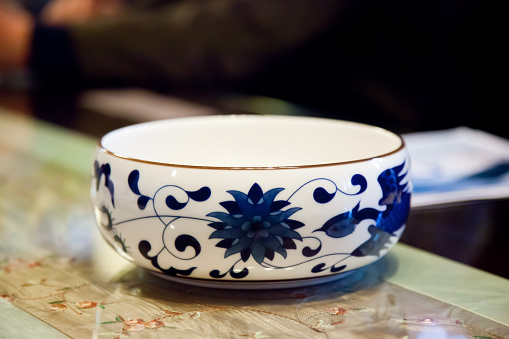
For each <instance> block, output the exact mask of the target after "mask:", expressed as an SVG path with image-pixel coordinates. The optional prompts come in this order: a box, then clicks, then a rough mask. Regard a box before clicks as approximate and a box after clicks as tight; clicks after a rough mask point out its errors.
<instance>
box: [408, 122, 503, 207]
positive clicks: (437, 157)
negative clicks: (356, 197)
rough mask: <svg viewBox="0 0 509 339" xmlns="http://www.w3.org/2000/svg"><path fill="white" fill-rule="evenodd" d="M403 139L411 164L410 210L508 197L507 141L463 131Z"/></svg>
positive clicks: (469, 130)
mask: <svg viewBox="0 0 509 339" xmlns="http://www.w3.org/2000/svg"><path fill="white" fill-rule="evenodd" d="M403 138H404V139H405V142H406V144H407V147H408V150H409V152H410V158H411V161H412V170H413V183H414V195H413V197H412V206H413V207H419V206H428V205H435V204H443V203H450V202H458V201H466V200H479V199H496V198H504V197H509V171H505V169H508V168H509V140H506V139H503V138H500V137H497V136H494V135H491V134H489V133H486V132H483V131H479V130H473V129H470V128H467V127H459V128H455V129H451V130H443V131H432V132H421V133H411V134H406V135H403ZM495 169H496V170H495ZM486 171H488V172H486ZM480 173H483V175H479V174H480ZM495 174H496V175H495ZM476 175H477V176H476Z"/></svg>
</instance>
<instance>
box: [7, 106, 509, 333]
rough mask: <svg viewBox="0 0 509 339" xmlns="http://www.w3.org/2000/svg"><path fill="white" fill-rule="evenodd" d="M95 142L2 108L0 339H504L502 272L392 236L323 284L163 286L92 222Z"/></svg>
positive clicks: (506, 318) (508, 306) (506, 299)
mask: <svg viewBox="0 0 509 339" xmlns="http://www.w3.org/2000/svg"><path fill="white" fill-rule="evenodd" d="M95 143H96V141H95V140H93V139H89V138H87V137H85V136H82V135H79V134H77V133H75V132H72V131H67V130H63V129H60V128H57V127H54V126H51V125H46V124H44V123H41V122H38V121H34V120H33V119H30V118H27V117H19V116H16V115H13V114H9V113H2V112H0V337H2V338H3V337H5V338H17V337H19V338H60V337H62V338H66V337H72V338H122V337H132V338H146V337H147V338H148V337H150V338H152V337H155V338H157V337H172V338H193V337H197V338H203V337H207V338H274V337H277V338H419V339H425V338H509V281H508V280H506V279H503V278H500V277H496V276H493V275H490V274H487V273H485V272H481V271H478V270H475V269H472V268H470V267H467V266H463V265H460V264H457V263H455V262H452V261H449V260H446V259H443V258H440V257H437V256H434V255H431V254H429V253H426V252H423V251H420V250H417V249H414V248H411V247H408V246H405V245H402V244H398V245H396V246H395V248H394V249H393V250H392V251H391V253H389V254H388V255H387V256H385V257H384V258H383V259H381V260H379V261H378V262H376V263H375V264H372V265H370V266H368V267H365V268H363V269H360V270H358V271H356V272H355V273H353V274H351V275H350V276H348V277H346V278H343V279H341V280H337V281H335V282H331V283H328V284H324V285H316V286H312V287H305V288H292V289H281V290H257V291H249V292H246V291H228V290H217V289H207V288H202V287H190V286H185V285H180V284H177V283H172V282H169V281H166V280H162V279H160V278H158V277H155V276H153V275H152V274H150V273H148V272H147V271H145V270H143V269H140V268H137V267H135V266H133V265H132V264H130V263H128V262H127V261H125V260H124V259H123V258H121V257H120V256H118V255H117V254H116V253H114V252H113V250H112V249H110V248H109V247H108V246H107V245H106V244H105V243H104V242H103V241H102V240H101V239H100V238H99V235H98V232H97V230H96V229H95V224H94V218H93V215H92V209H91V206H90V202H89V197H88V191H89V171H90V167H91V162H92V157H93V152H94V147H95Z"/></svg>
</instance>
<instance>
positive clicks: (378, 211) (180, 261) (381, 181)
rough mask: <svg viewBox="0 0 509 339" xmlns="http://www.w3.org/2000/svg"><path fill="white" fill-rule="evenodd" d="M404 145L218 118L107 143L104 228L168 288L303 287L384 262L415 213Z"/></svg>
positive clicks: (108, 138)
mask: <svg viewBox="0 0 509 339" xmlns="http://www.w3.org/2000/svg"><path fill="white" fill-rule="evenodd" d="M409 165H410V164H409V158H408V154H407V150H406V148H405V144H404V142H403V140H402V138H401V137H399V136H398V135H396V134H393V133H391V132H389V131H386V130H384V129H381V128H378V127H373V126H369V125H363V124H358V123H353V122H347V121H339V120H332V119H322V118H311V117H288V116H261V115H260V116H257V115H233V116H209V117H192V118H184V119H172V120H164V121H156V122H149V123H143V124H138V125H133V126H129V127H125V128H121V129H118V130H115V131H113V132H110V133H109V134H107V135H105V136H104V137H103V138H102V139H101V142H100V144H99V146H98V149H97V153H96V158H95V162H94V165H93V171H92V186H91V196H92V201H93V205H94V210H95V215H96V219H97V224H98V228H99V230H100V232H101V234H102V236H103V237H104V239H106V241H107V242H108V243H109V244H111V246H113V247H114V248H115V250H117V251H118V253H119V254H121V255H122V256H124V257H125V258H128V259H129V260H131V261H133V262H134V263H135V264H137V265H139V266H141V267H144V268H146V269H148V270H151V271H152V272H156V273H159V274H160V275H161V276H164V277H166V278H168V279H170V280H177V281H180V282H184V283H188V284H195V285H200V284H202V285H207V286H213V287H214V286H215V287H228V288H250V287H255V288H256V287H260V286H269V287H270V286H274V287H278V286H282V287H291V286H301V285H307V284H314V283H318V282H324V281H329V280H332V279H336V278H338V277H340V276H342V275H345V274H346V272H351V271H352V270H354V269H356V268H359V267H362V266H364V265H367V264H369V263H371V262H374V261H376V260H378V259H379V258H380V257H382V256H383V255H384V254H385V253H387V252H388V251H389V250H390V248H391V247H392V246H393V245H394V244H395V243H396V242H397V241H398V239H399V238H400V236H401V233H402V231H403V229H404V228H405V225H406V221H407V216H408V212H409V209H410V196H411V192H412V185H411V180H410V166H409Z"/></svg>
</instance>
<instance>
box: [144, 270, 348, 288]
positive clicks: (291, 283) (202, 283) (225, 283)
mask: <svg viewBox="0 0 509 339" xmlns="http://www.w3.org/2000/svg"><path fill="white" fill-rule="evenodd" d="M149 272H150V273H152V274H154V275H155V276H157V277H160V278H163V279H166V280H169V281H172V282H177V283H180V284H185V285H191V286H197V287H206V288H218V289H232V290H259V289H279V288H296V287H306V286H312V285H318V284H325V283H328V282H331V281H335V280H338V279H342V278H345V277H347V276H349V275H350V274H352V273H353V272H354V271H348V272H343V273H337V274H334V275H327V276H323V277H316V278H305V279H290V280H271V281H249V280H244V281H232V280H220V281H219V280H206V279H194V278H185V277H175V276H170V275H166V274H163V273H159V272H155V271H151V270H149Z"/></svg>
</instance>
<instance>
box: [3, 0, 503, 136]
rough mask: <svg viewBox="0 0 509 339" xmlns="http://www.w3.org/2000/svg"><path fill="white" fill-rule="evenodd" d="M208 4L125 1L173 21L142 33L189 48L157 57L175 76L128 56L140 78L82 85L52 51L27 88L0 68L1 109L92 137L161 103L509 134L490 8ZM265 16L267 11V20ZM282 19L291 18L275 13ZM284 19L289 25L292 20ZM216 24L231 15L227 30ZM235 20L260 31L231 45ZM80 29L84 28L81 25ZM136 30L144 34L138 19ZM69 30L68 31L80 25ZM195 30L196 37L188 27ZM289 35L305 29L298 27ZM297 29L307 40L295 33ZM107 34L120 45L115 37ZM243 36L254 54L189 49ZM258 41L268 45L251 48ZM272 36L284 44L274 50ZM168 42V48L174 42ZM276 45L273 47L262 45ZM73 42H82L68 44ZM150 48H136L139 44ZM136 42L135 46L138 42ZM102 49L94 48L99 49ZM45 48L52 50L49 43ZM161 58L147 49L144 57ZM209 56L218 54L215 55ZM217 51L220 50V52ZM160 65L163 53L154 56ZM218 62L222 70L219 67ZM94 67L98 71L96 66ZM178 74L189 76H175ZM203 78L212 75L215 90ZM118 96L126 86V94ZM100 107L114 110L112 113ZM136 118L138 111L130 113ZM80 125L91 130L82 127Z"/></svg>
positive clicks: (21, 78)
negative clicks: (19, 108)
mask: <svg viewBox="0 0 509 339" xmlns="http://www.w3.org/2000/svg"><path fill="white" fill-rule="evenodd" d="M3 1H6V0H3ZM65 1H66V0H64V2H65ZM67 1H68V3H70V2H77V1H79V0H67ZM82 1H87V0H82ZM90 1H92V2H94V1H95V2H98V1H97V0H90ZM17 2H18V3H20V4H21V5H22V6H23V7H24V8H25V9H26V10H27V11H29V12H30V13H32V14H33V16H34V18H36V21H37V24H38V25H41V22H42V23H44V22H43V20H40V19H38V18H40V17H41V16H42V15H41V13H43V11H44V7H45V6H46V5H47V3H48V2H50V1H49V0H17ZM52 2H57V3H58V2H59V1H52ZM52 2H50V5H51V3H52ZM60 2H63V1H60ZM99 2H100V1H99ZM102 2H103V3H104V2H111V1H108V0H103V1H102ZM185 3H187V6H186V5H185ZM208 3H210V2H207V1H194V0H182V1H174V0H169V1H160V0H159V1H157V0H156V1H151V0H145V1H134V0H133V1H126V2H125V3H124V5H123V6H125V7H128V8H129V6H130V7H132V8H134V10H132V9H128V10H127V12H129V11H137V12H135V13H136V14H137V15H138V16H139V17H143V16H147V15H155V13H156V12H160V13H167V16H168V18H169V19H167V20H173V21H174V22H175V21H179V20H181V21H182V22H184V24H182V25H181V26H179V25H175V26H171V25H169V26H165V25H163V24H161V25H160V27H159V28H154V29H153V30H152V31H154V32H159V31H160V32H161V33H160V36H159V37H154V38H153V40H159V41H160V42H159V43H160V44H164V43H167V44H168V45H172V44H173V45H175V46H177V47H179V48H180V49H179V50H180V51H182V50H185V49H186V48H187V49H193V50H192V51H191V52H186V53H181V54H179V55H178V56H179V58H180V59H179V58H175V59H171V56H168V57H167V59H168V63H171V62H173V63H175V64H176V66H175V67H177V68H178V67H181V69H182V70H183V71H182V72H180V73H178V72H173V73H172V71H165V70H164V69H163V68H164V67H165V66H161V63H158V62H159V61H156V62H153V60H155V59H157V58H151V57H145V56H143V55H141V54H140V52H139V51H138V52H137V53H138V55H137V56H136V59H133V60H134V61H132V62H130V63H129V62H127V61H125V65H124V69H126V71H124V73H125V74H127V73H128V72H130V70H129V68H130V69H134V68H135V69H137V70H139V72H141V73H143V72H145V73H144V74H145V75H146V76H144V77H139V76H136V75H133V76H116V74H114V73H112V74H108V75H106V76H104V77H101V76H98V77H97V76H96V77H88V78H87V74H85V75H84V76H83V74H81V75H82V77H81V78H80V79H79V80H77V78H78V77H74V78H73V77H71V76H69V74H70V73H73V72H72V71H73V69H71V71H69V69H70V68H69V65H67V64H62V65H59V62H60V61H62V62H63V63H64V62H68V60H65V59H62V58H61V54H62V53H63V54H65V49H62V50H60V52H61V53H60V55H58V54H56V53H55V55H54V61H53V62H52V63H51V62H49V63H50V64H51V65H50V66H51V67H46V69H43V71H42V72H41V71H40V70H38V69H35V73H37V72H39V74H38V75H39V78H38V79H36V80H34V76H33V73H34V69H30V67H27V68H25V69H16V70H12V69H11V70H5V69H4V71H3V72H1V73H0V74H1V75H0V83H1V93H2V94H1V96H2V100H3V101H4V102H6V104H7V105H9V103H10V104H11V105H18V106H26V107H25V108H26V111H30V112H31V113H32V114H35V115H36V116H38V117H40V118H42V119H46V120H50V121H53V122H56V123H58V124H61V125H65V126H69V127H74V128H81V129H86V131H87V132H88V133H91V134H94V135H101V134H103V133H104V132H105V131H107V130H108V129H110V128H112V127H116V125H117V124H129V123H131V122H138V121H144V120H151V119H153V118H164V117H165V116H164V113H162V111H164V110H165V108H164V107H165V105H168V106H167V108H166V110H167V111H168V117H171V116H172V111H173V112H176V111H178V110H180V109H183V110H184V111H185V112H184V113H182V114H183V115H186V114H191V115H192V114H193V109H198V111H197V112H202V113H203V112H204V110H203V109H204V108H212V109H213V110H214V112H215V113H242V112H252V113H262V114H304V115H316V116H326V117H331V118H337V119H346V120H353V121H360V122H364V123H369V124H375V125H378V126H381V127H385V128H388V129H391V130H393V131H395V132H399V133H404V132H412V131H422V130H435V129H444V128H451V127H457V126H469V127H471V128H476V129H482V130H484V131H488V132H490V133H494V134H497V135H500V136H504V137H507V136H509V134H508V132H507V128H505V123H503V122H502V121H501V118H502V117H503V114H504V112H506V111H507V106H506V102H505V100H504V99H503V98H504V94H503V93H502V84H503V78H502V70H503V69H504V68H505V67H503V59H504V58H503V56H502V43H501V41H503V40H502V39H503V38H502V30H501V29H498V28H497V26H498V25H499V22H498V21H497V19H496V12H497V11H496V9H493V8H492V9H491V10H490V11H489V12H485V11H484V9H483V8H481V7H480V4H479V3H478V2H472V1H464V0H442V1H415V0H413V1H402V0H390V1H375V0H358V1H335V3H336V5H334V4H333V5H331V2H327V1H317V2H312V1H300V2H296V3H295V4H296V5H295V6H294V7H299V6H300V7H302V11H303V12H306V10H307V11H308V12H309V15H307V16H306V15H302V13H299V12H298V11H294V12H291V11H289V10H288V8H289V7H290V6H291V4H290V6H289V5H288V2H285V1H281V4H280V5H277V4H272V5H270V4H269V3H268V2H263V1H261V2H260V3H261V4H260V5H256V6H251V7H250V5H247V6H246V8H242V6H240V9H239V8H238V7H239V5H238V4H239V3H242V2H240V1H219V2H218V3H222V4H223V5H222V6H209V5H208ZM235 3H237V4H235ZM244 3H248V4H249V3H250V2H249V1H244ZM232 4H235V5H232ZM337 4H340V5H337ZM172 6H174V7H175V8H174V9H173V11H172V10H171V9H170V7H172ZM271 6H272V7H274V8H271ZM278 6H279V8H277V7H278ZM285 6H286V7H285ZM46 7H48V6H46ZM61 7H62V6H61ZM63 7H65V6H63ZM78 7H79V6H78ZM200 7H201V9H200ZM287 7H288V8H287ZM306 7H308V8H307V9H306ZM318 7H322V8H321V9H320V8H318ZM329 7H330V8H329ZM317 8H318V9H317ZM221 11H223V12H222V13H220V12H221ZM248 11H252V12H256V13H255V14H252V13H249V12H248ZM285 11H286V12H285ZM124 12H126V10H125V9H124V10H123V11H122V10H120V11H119V13H118V16H122V15H123V14H124ZM272 12H274V13H276V14H277V15H276V14H274V15H269V14H270V13H272ZM287 12H288V13H287ZM324 12H329V13H330V15H325V14H324ZM147 13H148V14H147ZM217 13H220V14H217ZM263 13H266V14H267V15H266V17H267V19H266V21H267V22H268V21H269V20H272V21H273V22H270V23H266V22H263V21H262V20H261V19H260V17H263ZM285 13H287V16H288V17H289V18H290V19H288V18H285ZM486 13H489V15H488V14H486ZM191 15H195V16H196V17H195V18H194V19H192V20H191V19H189V18H188V17H189V16H191ZM292 15H293V16H294V17H295V18H294V19H295V20H294V21H295V22H292V21H291V19H292ZM91 16H93V15H91ZM160 16H161V15H160ZM186 16H187V17H186ZM209 17H210V18H209ZM225 18H233V19H232V22H229V19H226V20H225ZM235 18H237V19H236V20H237V21H240V20H244V21H246V20H248V19H249V20H251V19H252V20H251V22H250V25H251V26H256V25H258V27H254V28H253V27H247V28H246V27H245V26H240V25H239V26H238V27H239V30H241V29H245V30H246V31H247V33H246V34H245V35H244V36H242V37H241V39H239V38H238V37H237V35H239V34H240V33H238V31H239V30H237V31H233V30H230V31H228V30H227V29H226V28H228V27H229V26H228V25H231V26H232V27H234V28H235V27H237V26H236V25H237V24H236V22H235ZM80 20H81V19H80ZM154 20H155V19H154ZM157 20H160V19H157ZM207 20H209V21H212V24H211V25H210V26H211V27H215V26H218V27H221V26H222V25H223V22H224V26H225V27H226V28H225V29H223V30H220V29H218V32H217V34H218V35H221V37H220V39H219V38H217V37H214V34H216V32H210V31H209V32H208V33H207V34H205V35H204V33H203V32H202V31H200V30H199V27H200V25H203V26H205V27H207V26H206V25H205V22H207ZM214 20H217V22H214ZM320 20H321V21H323V22H325V20H326V21H327V24H320V23H316V22H319V21H320ZM57 21H58V20H57ZM63 21H64V22H65V20H63ZM70 21H72V20H70ZM90 21H94V20H93V18H92V20H90ZM139 22H140V23H144V24H145V25H146V21H141V20H140V21H139ZM72 24H73V25H75V26H79V25H80V24H81V25H83V22H78V24H76V23H72ZM86 25H87V23H86V22H85V23H84V26H86ZM186 25H187V26H186ZM53 26H55V25H53ZM57 26H58V25H57ZM62 26H64V27H67V26H68V25H62ZM71 26H72V25H71ZM99 26H100V25H99ZM103 26H104V32H103V35H108V34H113V33H112V31H114V27H113V26H111V25H110V26H108V25H107V24H104V25H103ZM195 26H196V27H198V28H197V29H194V28H193V27H195ZM301 26H302V27H304V28H302V29H300V28H299V27H301ZM168 27H170V28H168ZM316 27H318V28H316ZM108 28H109V29H108ZM145 28H146V26H143V27H137V28H126V30H127V32H131V33H128V34H131V35H132V37H133V38H132V40H135V39H136V36H137V35H136V34H137V33H136V32H139V31H143V30H145ZM158 29H159V31H158ZM170 29H173V30H178V34H173V33H165V30H170ZM82 30H86V29H82ZM96 30H99V28H97V29H96ZM263 30H265V31H263ZM306 30H308V31H309V34H306V33H303V32H305V31H306ZM71 31H72V30H71ZM89 31H92V29H89ZM132 32H134V33H132ZM228 32H229V34H230V35H231V36H229V35H228ZM186 33H188V34H187V35H186ZM280 33H281V34H280ZM283 33H284V34H283ZM115 34H117V35H118V39H126V37H124V36H122V35H120V34H118V33H115ZM140 34H141V33H140ZM200 34H201V35H204V36H200ZM278 34H280V36H278ZM78 35H79V34H78ZM97 35H99V34H96V36H94V35H93V34H90V39H91V40H93V39H94V38H95V39H96V42H95V43H96V44H97V46H98V47H97V51H96V53H95V54H97V55H101V53H102V55H103V56H105V55H107V54H108V53H113V52H112V51H110V50H108V49H107V48H104V46H103V45H104V43H103V42H102V41H101V40H100V39H99V38H98V37H97ZM139 36H142V35H139ZM176 36H178V38H176ZM274 36H277V38H273V37H274ZM250 37H251V38H252V40H253V41H254V40H256V39H258V40H261V41H262V42H260V41H256V42H253V45H254V46H255V47H254V48H252V49H249V48H246V50H245V51H242V53H237V52H238V51H237V50H236V49H235V48H230V49H228V48H227V47H225V48H223V47H218V48H217V51H216V50H214V46H208V48H200V44H203V45H207V41H209V44H210V41H213V42H214V43H216V44H217V45H219V44H221V45H226V46H227V45H228V44H230V45H232V46H233V45H235V44H237V45H239V44H245V45H249V44H250V41H249V38H250ZM114 38H115V37H112V38H111V39H114ZM71 39H72V34H71ZM264 39H265V41H266V44H264V43H263V41H264ZM278 39H279V40H278ZM284 39H287V41H292V43H288V46H286V45H285V42H284V41H286V40H284ZM292 39H293V40H292ZM77 40H78V42H74V43H75V45H74V46H73V47H75V48H76V49H78V50H79V49H80V48H82V49H85V47H86V48H88V49H89V50H90V49H91V48H90V46H94V41H91V42H88V43H83V38H81V41H79V39H77ZM176 40H178V41H179V42H178V43H176V42H175V41H176ZM294 40H295V41H294ZM101 43H102V44H103V45H101ZM131 43H134V41H131ZM276 43H279V45H285V46H284V48H278V47H277V46H276V47H274V46H273V45H275V44H276ZM80 44H81V45H83V46H85V47H80ZM151 44H152V43H149V42H147V46H149V47H147V48H150V46H151ZM271 44H273V45H271ZM137 46H143V44H140V42H138V45H137ZM32 47H34V43H33V42H32ZM101 47H103V50H100V48H101ZM46 48H47V49H51V48H55V46H51V45H48V47H46ZM119 48H121V47H119ZM136 48H138V49H140V48H139V47H136ZM136 48H132V49H129V48H124V50H121V49H120V51H122V52H124V57H125V60H128V59H129V58H128V55H127V54H128V53H129V52H130V51H133V50H135V49H136ZM39 49H41V48H40V47H39ZM43 49H44V48H43ZM112 49H113V48H112ZM161 50H162V49H161ZM161 50H157V49H154V51H155V52H154V53H157V51H161ZM174 50H176V48H175V49H174ZM216 52H217V53H218V54H221V53H222V54H223V55H227V56H226V57H223V55H219V57H215V55H214V53H216ZM229 52H231V55H228V53H229ZM79 53H81V54H83V55H85V56H86V57H87V58H89V57H90V56H91V55H93V54H92V53H88V54H87V53H84V52H83V51H79V52H78V54H79ZM115 53H117V60H118V62H115V61H113V62H111V60H115V59H113V58H110V59H108V58H106V57H103V59H101V57H100V56H99V57H98V56H95V57H96V58H97V59H98V61H97V62H98V63H101V62H105V61H106V62H107V61H110V63H111V65H110V68H111V69H115V67H116V64H117V63H122V60H120V59H122V58H124V57H118V53H119V51H118V50H117V51H115ZM147 53H149V52H148V51H147ZM200 53H202V54H207V53H208V54H211V55H207V56H204V55H201V54H200ZM235 53H237V54H235ZM248 53H251V54H248ZM256 53H258V54H260V55H261V56H263V57H259V58H258V57H256V58H255V57H253V60H254V62H258V61H259V62H260V65H257V67H256V68H252V69H249V71H246V72H244V70H243V67H244V65H243V64H244V63H247V62H248V61H250V58H251V56H253V55H255V54H256ZM46 54H47V53H46ZM168 54H169V55H171V54H172V53H171V52H170V53H168ZM80 57H81V56H80V55H78V56H77V59H78V61H76V60H75V61H74V62H75V63H77V64H78V67H81V66H82V65H80V62H81V64H83V63H84V64H86V62H83V61H82V60H81V61H80V60H79V58H80ZM160 57H161V58H163V57H164V58H166V56H164V55H161V56H160ZM46 58H47V56H46ZM60 59H61V60H60ZM224 59H227V61H226V62H223V61H224ZM246 60H248V61H246ZM46 62H47V60H46ZM221 62H223V63H222V64H221ZM227 63H229V64H227ZM31 66H34V65H33V64H32V65H31ZM39 66H40V65H39ZM43 66H44V65H43ZM85 67H86V66H85ZM158 67H159V68H160V69H161V70H160V72H159V69H158ZM36 68H37V65H36ZM43 68H44V67H43ZM98 68H99V67H98ZM102 68H103V69H107V68H108V65H103V66H102ZM117 68H118V67H117ZM194 69H197V70H210V69H211V70H212V71H210V74H211V75H210V76H209V78H205V77H204V78H200V75H196V74H194V73H197V72H198V71H192V70H194ZM231 69H233V70H234V71H235V70H237V69H239V70H240V71H239V74H235V75H234V76H231V77H228V76H226V77H225V79H226V80H224V79H222V78H221V75H222V74H223V73H228V72H234V71H231ZM59 70H63V71H59ZM185 70H188V73H187V74H186V73H185ZM80 71H81V72H82V73H86V72H91V73H93V72H94V71H97V70H93V69H92V70H91V68H90V66H88V69H85V70H80ZM99 71H100V70H99ZM99 71H97V72H99ZM62 73H63V74H62ZM202 73H204V72H202ZM161 74H163V75H161ZM172 75H174V77H173V78H172ZM214 77H215V79H219V80H217V81H216V80H215V79H214ZM210 78H212V80H211V79H210ZM204 79H205V80H204ZM133 88H134V89H136V90H135V93H136V94H137V96H136V97H137V100H133V97H132V94H133ZM140 89H141V90H142V91H140ZM98 90H99V93H98ZM122 90H126V91H124V93H125V94H123V91H122ZM98 97H99V99H98ZM168 98H171V100H170V101H171V102H169V101H167V99H168ZM176 99H178V100H177V101H175V100H176ZM118 102H122V103H124V105H123V106H122V110H125V111H127V110H129V111H130V112H129V114H127V113H126V114H125V115H122V112H119V109H115V108H114V106H116V103H118ZM140 102H143V105H141V106H142V107H138V109H136V108H134V107H135V106H140V105H139V104H137V103H140ZM151 105H153V106H154V107H152V106H151ZM181 105H183V106H181ZM189 105H191V106H189ZM126 106H127V107H130V108H126ZM188 109H190V110H188ZM112 110H113V111H116V112H115V113H114V114H113V117H112V116H111V115H112V114H111V111H112ZM136 110H138V111H139V112H138V116H137V117H136V112H135V111H136ZM152 110H155V111H157V114H156V115H155V116H152V115H151V114H150V113H147V112H150V111H152ZM205 111H207V109H205ZM202 113H199V114H202ZM161 114H162V115H161ZM177 115H178V114H177ZM98 117H99V118H102V119H103V120H102V122H101V124H99V125H98V124H96V123H93V122H90V121H91V120H92V121H93V120H94V119H96V118H98ZM89 124H91V127H87V125H89ZM103 125H104V127H101V126H103Z"/></svg>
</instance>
